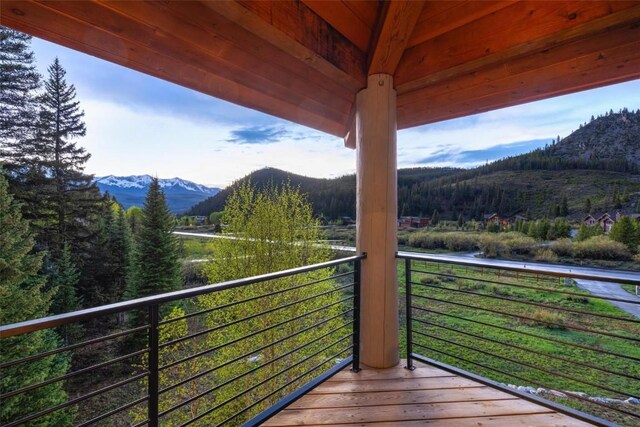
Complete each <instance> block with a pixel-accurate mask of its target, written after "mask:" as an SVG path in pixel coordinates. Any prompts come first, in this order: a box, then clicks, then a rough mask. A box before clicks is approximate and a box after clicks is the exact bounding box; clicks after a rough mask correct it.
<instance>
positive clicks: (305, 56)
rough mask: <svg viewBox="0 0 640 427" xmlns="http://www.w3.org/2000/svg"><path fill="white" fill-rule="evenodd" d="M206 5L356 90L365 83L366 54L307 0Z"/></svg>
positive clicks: (213, 2) (233, 2) (214, 2)
mask: <svg viewBox="0 0 640 427" xmlns="http://www.w3.org/2000/svg"><path fill="white" fill-rule="evenodd" d="M203 4H205V5H206V6H207V7H209V8H211V9H212V10H215V11H216V12H217V13H219V14H221V15H223V16H225V17H226V18H227V19H229V20H231V21H233V22H236V23H237V24H238V25H240V26H242V27H243V28H245V29H247V30H248V31H251V32H252V33H254V34H256V35H257V36H259V37H262V38H264V39H265V40H268V41H269V42H270V43H272V44H273V45H275V46H277V47H279V48H280V49H282V50H284V51H285V52H289V53H290V54H291V55H292V56H294V57H296V58H298V59H299V60H301V61H305V62H307V63H309V64H310V65H312V66H314V67H316V69H317V70H318V71H320V72H321V73H323V74H325V75H326V76H328V77H330V78H332V79H335V80H336V81H339V82H341V84H343V85H345V86H347V87H352V88H353V89H354V90H359V89H362V88H363V87H364V86H365V80H366V75H365V68H366V56H365V53H364V52H362V51H361V50H360V49H358V48H357V47H356V46H355V45H354V44H353V43H351V42H350V41H349V40H348V39H347V38H346V37H344V36H343V35H342V34H340V33H339V32H338V31H337V30H335V29H334V28H332V27H331V26H329V24H327V23H326V22H325V21H323V20H322V19H321V18H320V17H319V16H318V15H316V14H315V13H314V12H313V11H312V10H311V9H309V8H308V7H307V6H305V5H304V3H301V2H296V1H293V0H282V1H273V2H271V1H265V2H260V1H255V2H254V1H245V0H239V1H204V2H203Z"/></svg>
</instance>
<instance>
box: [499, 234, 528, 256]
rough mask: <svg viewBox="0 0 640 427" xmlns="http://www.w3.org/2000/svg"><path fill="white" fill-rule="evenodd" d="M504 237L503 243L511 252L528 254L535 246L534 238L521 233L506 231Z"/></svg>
mask: <svg viewBox="0 0 640 427" xmlns="http://www.w3.org/2000/svg"><path fill="white" fill-rule="evenodd" d="M505 237H506V241H505V244H506V246H507V248H508V249H509V252H511V253H512V254H516V255H528V254H530V253H531V252H532V251H533V249H534V248H535V246H536V241H535V239H533V238H531V237H528V236H525V235H523V234H521V233H508V234H507V235H506V236H505Z"/></svg>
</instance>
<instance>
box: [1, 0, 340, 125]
mask: <svg viewBox="0 0 640 427" xmlns="http://www.w3.org/2000/svg"><path fill="white" fill-rule="evenodd" d="M53 5H54V4H50V3H49V2H46V3H37V2H25V1H11V0H5V1H2V2H1V3H0V8H1V9H0V11H1V13H2V18H3V25H7V26H9V27H12V28H15V29H17V30H19V31H24V32H26V33H29V34H33V35H35V36H37V37H41V38H43V39H45V40H49V41H52V42H54V43H58V44H61V45H63V46H66V47H69V48H71V49H76V50H79V51H82V52H85V53H88V54H90V55H94V56H97V57H99V58H102V59H106V60H108V61H111V62H115V63H117V64H120V65H123V66H126V67H129V68H133V69H135V70H138V71H141V72H144V73H147V74H150V75H153V76H155V77H159V78H162V79H165V80H168V81H171V82H173V83H176V84H179V85H182V86H186V87H189V88H192V89H194V90H198V91H200V92H203V93H207V94H209V95H213V96H215V97H218V98H221V99H224V100H227V101H229V102H233V103H236V104H239V105H243V106H245V107H249V108H254V109H257V110H259V111H262V112H265V113H267V114H273V115H275V116H278V117H282V118H285V119H289V120H292V121H294V122H297V123H301V124H305V125H307V126H310V127H313V128H315V129H319V130H323V131H325V132H328V133H331V134H333V135H339V136H342V135H344V133H345V125H344V121H346V119H344V120H341V121H336V120H331V119H328V118H327V115H326V114H324V113H322V112H313V111H310V110H306V109H304V108H303V107H304V105H298V104H295V103H292V102H290V101H289V100H288V99H286V98H285V99H280V98H277V97H274V96H273V95H267V94H265V90H262V89H264V88H259V89H254V88H251V87H246V86H243V85H241V84H238V83H237V82H235V81H233V80H230V79H227V78H224V77H220V76H219V75H217V74H216V73H213V72H211V69H210V68H209V66H208V64H203V63H199V62H197V61H196V62H194V63H193V64H192V63H185V62H182V61H177V60H176V59H175V58H173V57H171V56H170V55H168V54H167V52H166V50H164V49H158V50H154V49H152V48H151V45H145V43H128V42H126V41H125V40H123V39H122V38H120V37H117V36H114V34H113V33H111V32H109V31H107V30H105V29H102V28H98V27H93V26H90V25H87V24H86V23H85V22H83V21H82V20H79V19H76V18H74V17H71V16H68V15H66V14H64V13H62V12H60V11H58V10H56V9H54V8H53ZM92 5H93V4H92V3H83V4H82V7H86V8H90V7H92ZM123 22H124V21H123ZM110 24H115V23H113V22H109V21H107V23H106V24H105V25H110ZM116 28H120V26H119V25H117V26H116ZM123 28H124V25H123ZM130 30H131V31H145V29H144V26H143V25H139V26H137V27H133V28H130ZM137 37H138V38H139V40H144V37H145V36H144V34H142V33H141V34H138V36H137ZM345 116H346V115H345Z"/></svg>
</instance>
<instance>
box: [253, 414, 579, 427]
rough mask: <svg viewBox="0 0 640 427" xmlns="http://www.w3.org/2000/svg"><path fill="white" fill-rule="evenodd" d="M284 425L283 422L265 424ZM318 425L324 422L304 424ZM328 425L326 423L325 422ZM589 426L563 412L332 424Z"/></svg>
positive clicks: (336, 426) (369, 426)
mask: <svg viewBox="0 0 640 427" xmlns="http://www.w3.org/2000/svg"><path fill="white" fill-rule="evenodd" d="M265 425H271V426H282V425H283V424H265ZM304 425H305V426H307V427H318V426H320V425H322V424H304ZM324 425H325V426H326V424H324ZM423 426H433V427H588V426H591V424H588V423H585V422H583V421H580V420H576V419H574V418H569V417H567V416H566V415H562V414H556V413H552V414H523V415H502V416H499V417H473V418H451V419H440V420H414V421H393V422H374V423H358V422H356V423H352V424H332V427H423Z"/></svg>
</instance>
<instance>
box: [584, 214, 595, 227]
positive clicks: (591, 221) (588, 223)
mask: <svg viewBox="0 0 640 427" xmlns="http://www.w3.org/2000/svg"><path fill="white" fill-rule="evenodd" d="M582 223H583V224H584V225H586V226H587V227H593V226H594V225H596V224H597V223H598V220H597V219H595V217H594V216H593V215H587V216H585V217H584V219H583V220H582Z"/></svg>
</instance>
